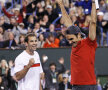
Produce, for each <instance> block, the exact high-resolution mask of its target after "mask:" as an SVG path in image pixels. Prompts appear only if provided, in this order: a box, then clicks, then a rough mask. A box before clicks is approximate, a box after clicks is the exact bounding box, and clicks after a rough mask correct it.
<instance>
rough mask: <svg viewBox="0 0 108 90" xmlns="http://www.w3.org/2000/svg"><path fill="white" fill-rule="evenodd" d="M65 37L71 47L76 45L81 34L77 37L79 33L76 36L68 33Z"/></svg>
mask: <svg viewBox="0 0 108 90" xmlns="http://www.w3.org/2000/svg"><path fill="white" fill-rule="evenodd" d="M66 38H67V40H68V42H69V44H71V45H72V47H76V46H77V42H78V41H79V40H80V38H81V36H80V38H79V34H78V36H76V35H74V34H69V35H66Z"/></svg>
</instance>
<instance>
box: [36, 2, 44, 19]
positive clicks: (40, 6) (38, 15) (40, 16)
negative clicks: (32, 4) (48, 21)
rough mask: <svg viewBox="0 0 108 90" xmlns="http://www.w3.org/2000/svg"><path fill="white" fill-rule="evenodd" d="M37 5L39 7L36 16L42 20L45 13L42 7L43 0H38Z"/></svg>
mask: <svg viewBox="0 0 108 90" xmlns="http://www.w3.org/2000/svg"><path fill="white" fill-rule="evenodd" d="M36 7H37V9H36V16H37V19H38V20H40V19H42V18H43V16H44V15H45V9H44V8H43V7H42V4H41V2H38V3H37V5H36Z"/></svg>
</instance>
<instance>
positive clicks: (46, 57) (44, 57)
mask: <svg viewBox="0 0 108 90" xmlns="http://www.w3.org/2000/svg"><path fill="white" fill-rule="evenodd" d="M47 60H48V56H46V55H43V56H42V61H43V63H45V62H46V61H47Z"/></svg>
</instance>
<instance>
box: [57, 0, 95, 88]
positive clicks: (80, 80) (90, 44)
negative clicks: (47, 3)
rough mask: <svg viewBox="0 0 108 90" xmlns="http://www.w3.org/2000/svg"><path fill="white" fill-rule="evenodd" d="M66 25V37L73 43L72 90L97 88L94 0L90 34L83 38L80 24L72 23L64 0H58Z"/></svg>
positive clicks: (93, 2)
mask: <svg viewBox="0 0 108 90" xmlns="http://www.w3.org/2000/svg"><path fill="white" fill-rule="evenodd" d="M57 2H58V4H59V6H60V8H61V11H62V16H63V19H64V21H65V25H66V26H67V27H68V29H67V31H66V33H67V35H66V37H67V39H68V41H69V43H70V44H71V45H72V52H71V84H72V85H73V88H72V90H97V86H96V76H95V71H94V61H95V51H96V48H97V43H96V6H95V1H94V0H92V12H91V21H90V25H89V35H88V37H87V38H85V39H83V38H82V36H83V34H82V32H81V30H80V28H79V27H78V26H74V25H72V21H71V19H70V17H69V16H68V14H67V12H66V11H65V8H64V5H63V3H62V0H57Z"/></svg>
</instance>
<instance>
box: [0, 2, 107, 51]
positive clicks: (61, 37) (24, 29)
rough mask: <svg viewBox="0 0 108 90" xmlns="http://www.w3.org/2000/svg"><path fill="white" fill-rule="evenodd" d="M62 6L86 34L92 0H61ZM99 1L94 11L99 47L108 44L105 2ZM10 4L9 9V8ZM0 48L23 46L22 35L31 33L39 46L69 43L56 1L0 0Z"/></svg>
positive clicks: (51, 46)
mask: <svg viewBox="0 0 108 90" xmlns="http://www.w3.org/2000/svg"><path fill="white" fill-rule="evenodd" d="M63 2H64V6H65V9H66V11H67V13H68V14H69V16H70V18H71V19H72V23H73V24H74V25H75V26H79V27H80V28H81V31H82V32H83V33H84V35H85V36H86V37H87V36H88V30H89V22H90V20H91V16H90V13H91V0H63ZM107 2H108V1H107V0H99V5H100V8H99V10H97V42H98V46H108V18H107V17H108V15H107V14H108V4H107ZM9 6H12V8H10V9H9V10H8V8H9ZM0 9H1V13H0V48H11V49H24V48H25V47H26V44H25V42H24V38H25V35H26V34H27V33H29V32H34V33H35V34H36V35H37V38H38V45H37V46H38V48H58V47H66V46H70V45H69V43H68V41H67V40H66V33H65V30H66V29H67V27H66V26H65V25H64V21H63V18H62V14H61V10H60V8H59V6H58V4H57V3H56V1H55V0H30V1H28V0H12V1H11V2H10V4H9V1H8V2H7V3H5V4H4V2H0Z"/></svg>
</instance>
